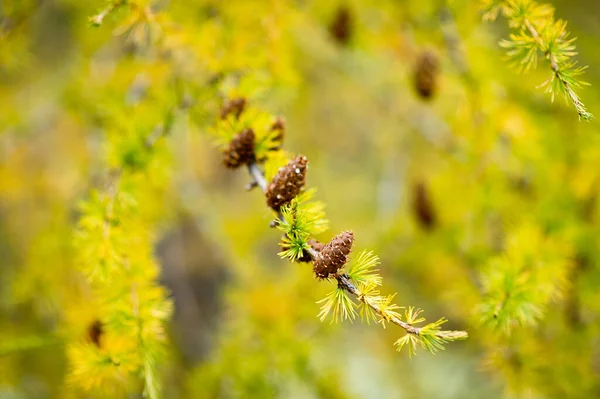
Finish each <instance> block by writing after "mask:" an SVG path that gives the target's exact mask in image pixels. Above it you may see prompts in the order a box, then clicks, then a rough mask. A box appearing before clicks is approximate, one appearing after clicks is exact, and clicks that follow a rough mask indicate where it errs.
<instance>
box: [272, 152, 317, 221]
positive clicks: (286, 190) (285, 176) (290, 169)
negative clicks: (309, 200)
mask: <svg viewBox="0 0 600 399" xmlns="http://www.w3.org/2000/svg"><path fill="white" fill-rule="evenodd" d="M307 164H308V160H307V159H306V157H305V156H304V155H299V156H297V157H296V158H294V159H292V160H291V161H290V162H288V164H287V165H285V166H284V167H282V168H279V172H277V174H276V175H275V177H274V178H273V181H272V182H271V183H269V187H268V188H267V193H266V196H267V205H269V207H271V208H272V209H273V210H274V211H276V212H279V209H280V208H281V207H282V206H284V205H287V204H289V203H290V201H291V200H293V199H294V198H295V197H296V196H297V195H298V194H300V191H301V190H302V188H303V187H304V184H305V182H306V167H307Z"/></svg>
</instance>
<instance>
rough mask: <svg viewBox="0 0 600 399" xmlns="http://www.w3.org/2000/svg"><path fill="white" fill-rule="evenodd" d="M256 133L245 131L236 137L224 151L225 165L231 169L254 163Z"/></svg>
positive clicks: (250, 130)
mask: <svg viewBox="0 0 600 399" xmlns="http://www.w3.org/2000/svg"><path fill="white" fill-rule="evenodd" d="M254 141H255V137H254V131H253V130H252V129H244V130H243V131H242V132H241V133H240V134H238V135H236V136H235V137H234V138H233V139H231V142H230V143H229V145H228V146H227V148H226V149H225V151H223V163H224V164H225V166H227V167H228V168H231V169H235V168H238V167H240V166H242V165H247V164H250V163H252V162H254V160H255V158H254Z"/></svg>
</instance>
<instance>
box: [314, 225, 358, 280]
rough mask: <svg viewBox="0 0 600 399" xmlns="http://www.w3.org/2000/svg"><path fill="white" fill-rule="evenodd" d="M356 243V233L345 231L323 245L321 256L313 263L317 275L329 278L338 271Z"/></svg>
mask: <svg viewBox="0 0 600 399" xmlns="http://www.w3.org/2000/svg"><path fill="white" fill-rule="evenodd" d="M353 243H354V233H352V232H351V231H343V232H341V233H340V234H338V235H337V236H335V237H333V239H332V240H331V241H330V242H329V244H326V245H324V246H323V248H322V249H321V251H319V256H318V257H317V259H316V260H315V261H314V263H313V271H314V272H315V276H316V277H317V278H320V279H325V278H328V277H329V276H330V275H332V274H335V273H337V271H338V270H340V269H341V268H342V267H343V266H344V265H345V264H346V261H347V260H348V255H349V254H350V251H351V250H352V244H353Z"/></svg>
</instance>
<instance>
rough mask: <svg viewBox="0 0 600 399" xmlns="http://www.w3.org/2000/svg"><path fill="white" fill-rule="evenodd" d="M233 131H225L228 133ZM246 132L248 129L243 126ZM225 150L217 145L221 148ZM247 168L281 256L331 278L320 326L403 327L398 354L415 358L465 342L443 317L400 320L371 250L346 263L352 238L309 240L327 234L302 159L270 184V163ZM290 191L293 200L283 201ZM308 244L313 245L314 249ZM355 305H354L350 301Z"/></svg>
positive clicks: (409, 315) (412, 315)
mask: <svg viewBox="0 0 600 399" xmlns="http://www.w3.org/2000/svg"><path fill="white" fill-rule="evenodd" d="M235 118H236V120H238V119H240V120H242V119H244V114H243V113H241V114H238V115H236V117H235ZM230 127H231V126H229V127H228V129H229V128H230ZM243 128H244V129H247V128H252V126H243ZM213 133H215V134H216V135H217V137H220V138H221V139H222V138H223V137H226V136H229V137H230V138H231V139H235V137H236V136H235V132H232V131H231V130H229V131H228V132H219V127H217V128H216V129H214V130H213ZM227 145H229V144H228V143H227V142H223V141H221V146H227ZM268 155H269V156H271V157H275V158H276V159H277V158H278V157H280V155H281V149H280V148H279V147H277V148H275V149H273V150H272V151H271V152H270V153H268ZM252 159H254V161H253V162H250V163H249V164H248V165H247V166H248V172H249V173H250V176H251V178H252V183H251V184H250V187H254V186H259V187H260V188H261V190H262V192H263V193H264V194H265V196H266V197H267V200H268V205H269V206H270V207H271V208H272V209H273V210H274V211H275V212H276V214H277V218H276V221H275V226H276V227H277V228H278V229H279V230H280V231H282V232H283V233H284V236H283V238H282V239H281V242H280V244H279V245H280V246H281V248H282V251H281V252H280V253H279V256H280V257H282V258H287V259H290V260H291V261H312V262H313V271H314V273H315V277H317V278H318V279H320V280H327V281H329V280H331V279H334V280H335V281H336V282H337V287H336V288H335V289H334V290H333V291H332V292H330V293H329V294H328V295H327V296H326V297H325V298H324V299H322V300H321V301H319V302H318V303H319V304H321V305H322V306H321V310H320V312H319V314H318V317H319V319H320V320H321V321H324V320H325V319H326V318H327V317H328V316H329V315H330V314H331V316H332V322H336V323H337V322H341V321H343V320H350V321H351V322H352V321H354V320H355V319H356V318H357V317H358V316H359V315H360V318H361V319H362V320H363V321H365V322H366V323H368V324H370V322H371V321H372V322H375V323H378V324H381V325H382V326H383V327H384V328H385V327H386V326H387V324H395V325H397V326H400V327H401V328H403V329H404V330H405V332H406V334H405V336H403V337H402V338H400V339H399V340H398V341H396V344H395V345H396V346H397V348H398V350H401V349H402V348H403V347H405V346H406V347H407V348H408V351H409V355H411V356H412V355H413V354H414V353H415V350H416V348H417V346H420V347H422V348H424V349H426V350H428V351H429V352H431V353H435V352H437V351H439V350H442V349H444V344H446V343H448V342H451V341H456V340H460V339H466V338H467V336H468V335H467V333H466V332H465V331H444V330H442V329H441V326H442V325H443V324H444V323H445V322H446V319H445V318H442V319H440V320H438V321H436V322H434V323H429V324H426V325H424V326H422V327H417V326H416V324H420V323H423V322H424V321H425V319H424V318H421V317H419V314H420V313H421V311H420V310H419V311H414V308H412V307H410V308H409V310H408V311H406V312H405V314H404V320H403V316H402V315H401V314H400V311H401V310H402V309H403V307H401V306H399V305H397V304H396V303H394V298H395V297H396V294H391V295H380V293H379V290H378V287H379V286H380V285H381V284H382V282H383V279H382V277H381V276H380V275H379V274H378V273H377V270H376V269H375V267H377V266H378V265H379V258H378V257H377V256H376V255H374V254H373V252H371V251H362V252H361V253H360V254H359V255H358V256H357V257H356V259H355V260H349V255H350V252H351V250H352V246H353V243H354V234H353V233H352V232H351V231H345V232H342V233H340V234H338V235H337V236H335V237H334V238H333V239H332V240H331V241H330V242H329V243H327V244H320V243H318V242H317V241H314V240H312V239H311V236H313V235H314V234H318V233H322V232H324V231H325V230H326V229H327V226H328V222H327V219H326V218H325V212H324V206H323V204H322V203H320V202H316V201H312V198H313V196H314V190H304V179H305V172H306V166H307V162H308V161H307V159H306V158H305V157H297V158H295V159H294V160H292V161H290V162H289V163H288V164H287V165H286V166H284V167H280V168H279V171H278V173H277V174H275V177H274V178H273V181H272V182H271V183H269V182H268V181H267V180H266V179H265V174H264V172H263V171H262V170H261V167H260V166H259V162H265V161H267V160H268V158H264V157H256V156H255V157H253V158H252ZM291 192H293V193H294V194H293V196H292V198H287V197H288V196H290V193H291ZM311 243H312V244H313V245H314V246H315V247H313V246H312V245H311ZM353 298H354V299H355V300H357V301H358V304H357V303H356V302H355V301H354V299H353Z"/></svg>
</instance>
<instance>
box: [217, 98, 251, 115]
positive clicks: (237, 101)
mask: <svg viewBox="0 0 600 399" xmlns="http://www.w3.org/2000/svg"><path fill="white" fill-rule="evenodd" d="M247 103H248V102H247V101H246V99H245V98H243V97H241V98H232V99H229V100H227V101H226V102H225V104H223V106H222V107H221V119H227V117H228V116H229V115H230V114H234V115H235V119H239V118H240V115H242V112H244V109H246V104H247Z"/></svg>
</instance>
